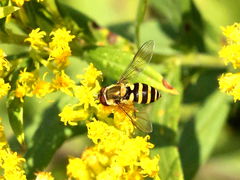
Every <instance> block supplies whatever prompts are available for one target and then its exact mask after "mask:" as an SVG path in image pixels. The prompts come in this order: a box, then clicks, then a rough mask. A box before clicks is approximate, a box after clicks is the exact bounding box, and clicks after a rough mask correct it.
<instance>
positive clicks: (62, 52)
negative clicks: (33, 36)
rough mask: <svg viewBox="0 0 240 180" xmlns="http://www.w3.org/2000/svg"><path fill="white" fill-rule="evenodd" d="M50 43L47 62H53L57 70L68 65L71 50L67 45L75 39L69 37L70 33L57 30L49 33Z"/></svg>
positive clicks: (72, 36)
mask: <svg viewBox="0 0 240 180" xmlns="http://www.w3.org/2000/svg"><path fill="white" fill-rule="evenodd" d="M50 36H52V41H51V42H50V43H49V49H50V53H49V60H54V62H55V64H56V65H57V67H58V68H62V67H65V66H67V65H68V64H69V62H68V57H69V56H71V49H70V47H69V45H68V43H69V42H70V41H72V39H73V38H74V37H75V36H74V35H70V31H67V30H66V29H65V28H61V29H57V30H56V31H53V32H51V33H50Z"/></svg>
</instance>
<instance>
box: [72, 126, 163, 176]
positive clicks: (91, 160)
mask: <svg viewBox="0 0 240 180" xmlns="http://www.w3.org/2000/svg"><path fill="white" fill-rule="evenodd" d="M87 127H88V137H89V138H90V139H92V141H93V142H94V143H95V146H94V147H91V148H89V149H87V150H85V151H84V152H83V154H82V157H81V158H70V159H69V164H68V166H67V174H68V176H69V177H70V178H73V179H81V180H82V179H83V180H84V179H86V180H87V179H88V180H91V179H99V180H100V179H144V177H152V178H155V179H159V177H158V171H159V167H158V161H159V157H158V156H155V157H154V158H150V157H149V153H150V149H151V148H153V144H151V143H149V142H147V140H148V139H149V136H146V137H145V138H144V137H139V136H137V137H136V138H131V137H129V136H128V134H127V133H125V132H124V131H121V130H118V129H116V128H115V127H114V126H109V125H108V124H106V123H104V122H102V121H93V122H90V123H88V124H87Z"/></svg>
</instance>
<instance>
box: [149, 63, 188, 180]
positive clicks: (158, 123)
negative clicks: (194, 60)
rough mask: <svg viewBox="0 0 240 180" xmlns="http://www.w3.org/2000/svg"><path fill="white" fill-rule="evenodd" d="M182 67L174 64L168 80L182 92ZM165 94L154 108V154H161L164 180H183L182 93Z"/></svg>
mask: <svg viewBox="0 0 240 180" xmlns="http://www.w3.org/2000/svg"><path fill="white" fill-rule="evenodd" d="M180 77H181V69H180V66H179V65H177V64H173V65H172V67H171V68H170V69H169V74H168V76H167V80H168V81H169V82H171V84H173V85H174V86H175V87H176V88H177V89H178V91H180V92H182V90H181V89H182V85H181V82H180ZM181 94H182V93H181ZM181 94H180V95H177V96H172V95H170V94H163V95H162V97H161V99H160V100H159V101H157V102H156V103H155V104H154V107H153V110H152V113H151V114H152V121H153V122H154V124H153V133H152V134H151V141H152V143H153V144H154V145H155V148H154V150H153V154H158V155H160V163H159V166H160V171H159V176H160V178H161V179H164V180H183V179H184V177H183V172H182V167H181V161H180V155H179V152H178V147H177V131H178V122H179V117H180V107H181V106H180V105H181V99H182V95H181Z"/></svg>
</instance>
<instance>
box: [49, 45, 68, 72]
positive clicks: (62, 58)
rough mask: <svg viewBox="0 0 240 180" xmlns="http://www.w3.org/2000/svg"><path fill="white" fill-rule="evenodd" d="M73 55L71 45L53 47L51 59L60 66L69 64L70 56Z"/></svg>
mask: <svg viewBox="0 0 240 180" xmlns="http://www.w3.org/2000/svg"><path fill="white" fill-rule="evenodd" d="M69 56H71V49H70V47H69V46H66V47H64V48H63V47H60V46H56V47H53V48H52V49H51V51H50V54H49V60H54V62H55V63H56V65H57V67H58V68H62V67H65V66H67V65H69V61H68V57H69Z"/></svg>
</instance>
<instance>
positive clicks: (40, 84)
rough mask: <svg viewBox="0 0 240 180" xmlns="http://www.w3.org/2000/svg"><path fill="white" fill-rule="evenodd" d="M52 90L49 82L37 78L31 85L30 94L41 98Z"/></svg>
mask: <svg viewBox="0 0 240 180" xmlns="http://www.w3.org/2000/svg"><path fill="white" fill-rule="evenodd" d="M51 92H52V89H51V84H50V83H49V82H46V81H43V80H40V79H39V80H37V81H36V82H35V83H34V85H33V90H32V94H33V95H36V96H37V97H38V98H41V97H43V96H45V95H47V94H49V93H51Z"/></svg>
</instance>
